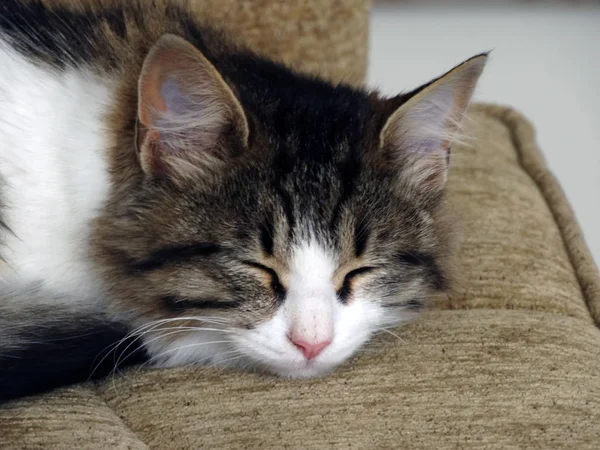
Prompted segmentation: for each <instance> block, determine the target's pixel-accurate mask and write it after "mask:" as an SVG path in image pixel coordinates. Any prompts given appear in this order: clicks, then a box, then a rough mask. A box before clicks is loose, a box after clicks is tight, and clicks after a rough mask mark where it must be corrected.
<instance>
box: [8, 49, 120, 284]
mask: <svg viewBox="0 0 600 450" xmlns="http://www.w3.org/2000/svg"><path fill="white" fill-rule="evenodd" d="M0 67H2V70H1V71H0V105H2V108H1V109H0V178H1V181H2V186H1V188H0V189H1V192H0V200H1V204H2V206H1V207H0V212H1V217H2V220H3V222H4V223H5V224H6V226H7V227H8V229H9V230H10V231H7V230H3V232H2V237H1V240H0V256H2V258H3V259H4V261H5V262H6V264H3V265H2V267H1V269H0V276H1V277H2V278H3V279H8V278H10V279H12V278H14V277H16V278H17V279H18V280H19V281H22V282H26V283H29V282H42V283H44V285H46V286H48V287H49V288H51V289H53V290H56V291H59V292H60V291H65V292H70V293H79V292H80V293H82V295H83V294H84V293H85V294H88V293H90V292H91V291H94V290H97V280H96V279H95V276H94V275H93V272H94V271H93V267H92V266H93V264H92V262H91V261H90V258H89V244H88V242H89V233H90V223H91V221H92V220H93V218H94V217H96V216H97V215H98V214H99V209H100V208H101V207H102V205H103V203H104V201H105V200H106V198H107V196H108V193H109V188H110V180H109V175H108V162H107V149H108V147H109V146H110V144H111V143H110V137H109V134H108V131H107V127H106V126H105V125H104V120H105V116H106V115H107V111H108V110H109V109H110V107H111V102H112V101H113V98H114V90H113V89H112V87H111V85H112V83H111V82H110V80H105V79H102V78H100V77H98V76H94V75H92V74H91V72H89V71H87V70H83V69H67V70H65V71H64V72H58V71H56V70H51V69H48V68H46V67H42V66H36V65H34V64H32V63H29V62H27V61H26V60H25V59H24V58H23V57H22V56H20V55H18V54H17V53H16V52H14V51H12V50H10V48H9V47H7V46H5V45H2V42H1V41H0Z"/></svg>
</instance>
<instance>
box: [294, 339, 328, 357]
mask: <svg viewBox="0 0 600 450" xmlns="http://www.w3.org/2000/svg"><path fill="white" fill-rule="evenodd" d="M289 338H290V341H292V344H294V345H295V346H296V347H298V348H299V349H300V350H302V353H303V354H304V357H305V358H306V359H309V360H310V359H313V358H315V357H316V356H317V355H318V354H319V353H321V351H322V350H323V349H324V348H325V347H327V346H328V345H329V344H331V340H327V341H320V342H308V341H306V340H304V339H302V338H300V337H298V336H295V335H294V334H291V335H290V336H289Z"/></svg>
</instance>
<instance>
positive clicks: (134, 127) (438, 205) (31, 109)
mask: <svg viewBox="0 0 600 450" xmlns="http://www.w3.org/2000/svg"><path fill="white" fill-rule="evenodd" d="M484 61H485V57H479V58H475V59H472V60H470V61H468V62H467V63H465V64H463V65H462V66H458V68H456V69H455V70H453V71H451V72H449V73H448V74H447V75H446V76H445V77H443V78H440V79H439V80H436V81H435V82H433V83H430V84H429V85H427V86H425V87H423V88H420V89H419V90H416V91H413V92H411V93H409V94H405V95H401V96H398V97H395V98H393V99H390V100H383V99H381V98H379V97H378V96H377V95H376V94H369V93H366V92H363V91H360V90H355V89H352V88H350V87H346V86H331V85H329V84H327V83H325V82H322V81H319V80H316V79H313V78H310V77H306V76H301V75H298V74H295V73H293V72H291V71H289V70H288V69H286V68H285V67H283V66H280V65H278V64H276V63H273V62H270V61H268V60H265V59H263V58H261V57H258V56H256V55H254V54H253V53H251V52H248V51H247V50H244V49H241V48H239V47H237V46H236V45H234V44H231V43H230V42H229V41H228V40H227V39H226V38H224V37H223V36H222V35H221V34H220V33H219V32H217V31H213V30H211V29H209V28H207V27H204V26H202V25H201V24H200V23H199V22H198V20H197V19H195V18H193V17H192V16H191V15H190V14H188V13H187V12H186V11H185V10H184V9H182V8H180V7H177V6H174V5H172V4H171V5H170V4H167V5H166V6H156V5H154V6H151V5H150V2H143V1H136V2H127V1H125V0H123V2H122V5H117V6H112V7H99V8H97V9H96V10H95V11H92V10H91V9H84V8H80V9H78V10H72V9H69V8H63V7H54V8H53V9H48V8H47V7H45V6H43V4H42V3H41V2H39V1H37V0H31V1H26V0H22V1H17V0H3V2H2V3H1V4H0V182H1V185H0V204H1V206H0V219H1V221H2V229H1V230H0V256H1V257H2V259H3V261H2V262H0V283H1V284H0V399H5V398H12V397H17V396H20V395H25V394H29V393H34V392H38V391H42V390H46V389H48V388H51V387H53V386H57V385H61V384H65V383H69V382H74V381H78V380H80V379H85V378H86V377H87V376H89V375H90V374H91V373H92V372H94V374H96V375H101V374H102V373H103V371H104V372H106V371H107V370H110V369H112V368H113V366H114V363H115V362H120V361H121V360H125V361H126V362H134V361H138V360H139V358H140V357H144V356H146V357H147V358H148V359H149V362H151V363H154V364H156V365H159V366H172V365H182V364H190V363H206V364H213V365H221V366H227V365H231V366H236V367H258V368H261V369H263V368H266V369H269V370H270V371H272V372H275V373H278V374H280V375H284V376H314V375H320V374H323V373H326V372H328V371H330V370H331V369H332V368H333V367H335V366H337V365H338V364H340V363H342V362H343V361H345V360H346V359H347V358H348V357H349V356H350V355H352V354H353V353H354V352H355V351H356V350H357V349H358V348H359V347H360V346H361V345H362V344H363V343H364V342H365V341H367V340H368V338H369V337H370V336H371V335H372V334H373V333H374V332H376V331H378V330H380V329H382V328H385V327H389V326H392V325H395V324H398V323H401V322H403V321H405V320H407V319H408V318H410V317H412V316H413V315H414V312H415V311H416V310H418V309H419V308H420V307H421V306H422V305H423V304H424V303H425V301H426V300H427V299H428V298H430V297H431V296H433V295H436V294H438V293H440V292H444V291H446V290H447V288H448V285H449V282H450V273H449V265H450V259H451V256H452V255H451V253H452V250H451V249H452V240H451V238H450V232H449V224H448V216H447V214H446V212H445V206H444V196H443V187H444V182H445V178H446V170H447V167H446V165H447V156H448V146H449V143H450V140H451V138H452V134H453V133H454V132H455V131H456V122H457V121H458V120H459V119H460V116H461V115H462V113H463V112H464V109H465V107H466V105H467V104H468V101H469V99H470V96H471V93H472V90H473V87H474V85H475V82H476V80H477V78H478V76H479V73H480V72H481V69H482V67H483V63H484ZM119 343H120V345H118V346H117V344H119ZM107 355H108V356H107ZM105 356H107V357H105ZM94 369H97V370H95V371H94ZM40 379H42V380H44V381H39V380H40Z"/></svg>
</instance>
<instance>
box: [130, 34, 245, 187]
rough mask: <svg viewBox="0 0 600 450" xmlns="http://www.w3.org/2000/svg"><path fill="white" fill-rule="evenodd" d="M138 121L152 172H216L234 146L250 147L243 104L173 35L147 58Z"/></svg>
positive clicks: (203, 59)
mask: <svg viewBox="0 0 600 450" xmlns="http://www.w3.org/2000/svg"><path fill="white" fill-rule="evenodd" d="M138 122H139V128H140V129H139V133H138V143H139V153H140V161H141V165H142V169H143V170H144V171H145V172H146V173H147V174H148V175H151V176H167V177H175V178H182V177H183V178H185V177H187V176H190V175H197V174H198V173H207V172H214V171H215V170H217V169H219V168H220V167H221V166H222V165H223V164H224V163H225V162H226V161H227V159H228V158H229V157H230V156H231V153H232V151H231V148H230V147H231V146H232V145H233V146H236V145H237V147H240V146H242V147H244V146H245V145H246V144H247V139H248V123H247V119H246V116H245V114H244V111H243V109H242V106H241V105H240V103H239V101H238V100H237V98H236V97H235V95H234V94H233V92H232V91H231V89H230V87H229V86H228V85H227V83H226V82H225V81H224V80H223V78H222V76H221V75H220V74H219V72H218V71H217V69H216V68H215V67H214V66H213V65H212V64H211V63H210V62H209V61H208V59H206V57H205V56H204V55H203V54H202V53H201V52H200V51H199V50H198V49H197V48H196V47H194V46H193V45H192V44H191V43H189V42H187V41H186V40H184V39H182V38H180V37H178V36H175V35H170V34H166V35H164V36H163V37H161V38H160V39H159V40H158V42H157V43H156V44H155V45H154V47H152V49H151V50H150V52H149V53H148V56H147V57H146V59H145V61H144V64H143V67H142V72H141V75H140V79H139V87H138ZM237 150H239V149H237Z"/></svg>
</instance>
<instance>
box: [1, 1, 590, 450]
mask: <svg viewBox="0 0 600 450" xmlns="http://www.w3.org/2000/svg"><path fill="white" fill-rule="evenodd" d="M292 3H293V4H294V5H296V3H294V2H283V1H281V2H277V1H274V0H270V1H269V0H260V1H259V0H255V1H246V2H243V1H242V2H239V3H238V2H236V1H234V0H222V1H220V0H214V1H205V2H204V4H203V6H202V7H201V8H206V9H205V12H206V13H207V14H214V16H213V17H217V16H218V17H219V18H221V19H222V20H226V21H228V26H230V27H231V29H233V30H234V31H236V32H237V33H239V34H238V36H241V37H243V38H244V39H248V40H249V41H252V39H254V41H252V42H253V44H254V45H258V46H259V47H260V49H261V51H264V52H265V53H268V54H271V55H275V56H276V57H279V58H283V59H285V60H286V61H288V62H291V63H292V64H294V65H296V66H297V67H301V68H302V69H304V70H309V71H317V72H321V73H322V74H325V75H326V76H327V77H329V78H330V79H334V80H341V79H346V80H350V81H352V82H359V81H360V80H361V77H362V75H363V74H364V67H365V60H364V55H365V46H366V40H365V38H366V31H365V30H366V20H367V18H366V4H365V3H364V2H363V1H359V0H343V1H342V0H339V1H333V0H331V1H319V0H309V1H305V2H297V4H298V5H297V6H293V5H292ZM234 4H235V5H237V6H236V7H235V8H233V6H232V5H234ZM288 4H289V5H288ZM222 5H227V6H222ZM244 5H251V6H244ZM252 5H263V10H262V11H259V10H257V9H254V8H255V7H253V6H252ZM269 5H274V6H272V8H271V7H269ZM300 5H302V6H300ZM217 6H218V8H217ZM303 8H306V9H303ZM211 11H212V12H211ZM282 11H283V12H282ZM301 11H305V12H304V13H302V12H301ZM238 14H239V15H238ZM270 14H271V16H270V17H271V18H270V19H269V18H267V17H265V16H269V15H270ZM299 18H301V19H302V20H299ZM351 18H354V19H351ZM288 22H290V23H288ZM361 27H362V28H361ZM278 29H280V30H284V31H281V33H282V34H281V36H283V37H282V38H281V39H279V40H277V39H275V38H274V36H277V35H278V33H280V32H277V31H276V30H278ZM252 30H253V31H252ZM285 30H287V31H285ZM319 30H320V31H319ZM328 32H330V33H329V34H328ZM263 33H264V34H263ZM319 36H320V37H319ZM319 46H321V47H327V48H313V47H319ZM468 127H469V129H470V132H471V133H470V134H471V135H472V136H473V139H472V141H470V142H469V145H464V146H461V147H458V148H456V149H454V151H453V155H452V170H451V174H450V196H451V201H452V202H453V204H454V205H455V206H456V209H457V211H458V215H459V216H460V217H461V219H462V222H463V224H464V233H463V243H462V247H461V253H460V262H461V273H462V274H463V280H462V283H461V284H460V286H459V287H458V289H457V291H456V294H455V295H453V296H452V297H451V298H449V299H441V300H440V301H439V302H438V303H437V305H435V307H434V309H433V310H432V311H430V312H427V313H425V314H424V315H422V316H421V317H420V318H419V319H418V320H417V321H416V322H414V323H412V324H410V325H408V326H406V327H404V328H400V329H398V330H394V334H395V335H392V334H383V335H381V336H379V337H377V338H376V339H375V340H374V341H373V342H372V343H371V344H369V345H368V346H367V347H366V348H365V349H364V351H363V352H361V354H360V355H359V356H357V357H356V358H354V359H353V360H352V361H350V362H349V363H347V364H346V365H345V366H344V367H342V368H340V369H339V370H338V371H337V372H336V373H335V374H333V375H331V376H328V377H325V378H322V379H317V380H299V381H290V380H280V379H276V378H273V377H269V376H257V375H248V374H238V373H233V372H229V371H216V370H207V369H202V368H197V369H176V370H160V371H148V370H139V369H137V368H133V369H132V370H130V371H129V372H127V373H126V374H124V375H120V376H116V377H115V378H111V379H109V380H106V381H104V382H101V383H98V384H90V383H88V384H86V385H82V386H76V387H73V388H69V389H63V390H60V391H57V392H54V393H51V394H47V395H45V396H41V397H39V398H32V399H27V400H22V401H18V402H13V403H11V404H8V405H4V406H1V407H0V448H2V449H5V448H6V449H25V448H27V449H29V448H32V449H34V448H39V449H42V448H43V449H51V450H52V449H71V448H77V449H80V448H81V449H98V450H100V449H144V448H152V449H200V448H210V449H213V448H249V449H254V448H266V449H269V448H278V449H279V448H290V449H306V448H317V449H318V448H340V449H341V448H368V449H372V448H427V449H431V448H435V449H450V448H473V449H481V448H498V449H500V448H502V449H504V448H553V449H557V448H565V449H567V448H568V449H573V448H578V449H579V448H582V449H584V448H589V449H595V448H598V442H600V330H599V329H598V327H597V326H596V324H595V323H594V320H593V318H596V320H597V321H600V275H599V274H598V269H597V268H596V267H595V266H594V263H593V260H592V258H591V256H590V254H589V251H588V249H587V248H586V246H585V243H584V241H583V239H582V237H581V231H580V230H579V227H578V225H577V223H576V221H575V219H574V217H573V214H572V211H571V209H570V207H569V204H568V203H567V201H566V199H565V197H564V195H563V194H562V192H561V190H560V187H559V186H558V184H557V182H556V180H555V179H554V178H553V176H552V175H551V174H550V173H549V172H548V170H547V168H546V166H545V163H544V161H543V158H542V157H541V154H540V152H539V150H538V148H537V146H536V144H535V137H534V132H533V129H532V127H531V125H530V124H529V123H528V122H527V121H526V120H525V119H524V118H523V117H522V116H521V115H520V114H518V113H517V112H515V111H512V110H510V109H507V108H502V107H497V106H488V105H478V106H475V107H474V108H473V109H472V111H471V114H470V122H469V124H468ZM590 311H591V313H590Z"/></svg>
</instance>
